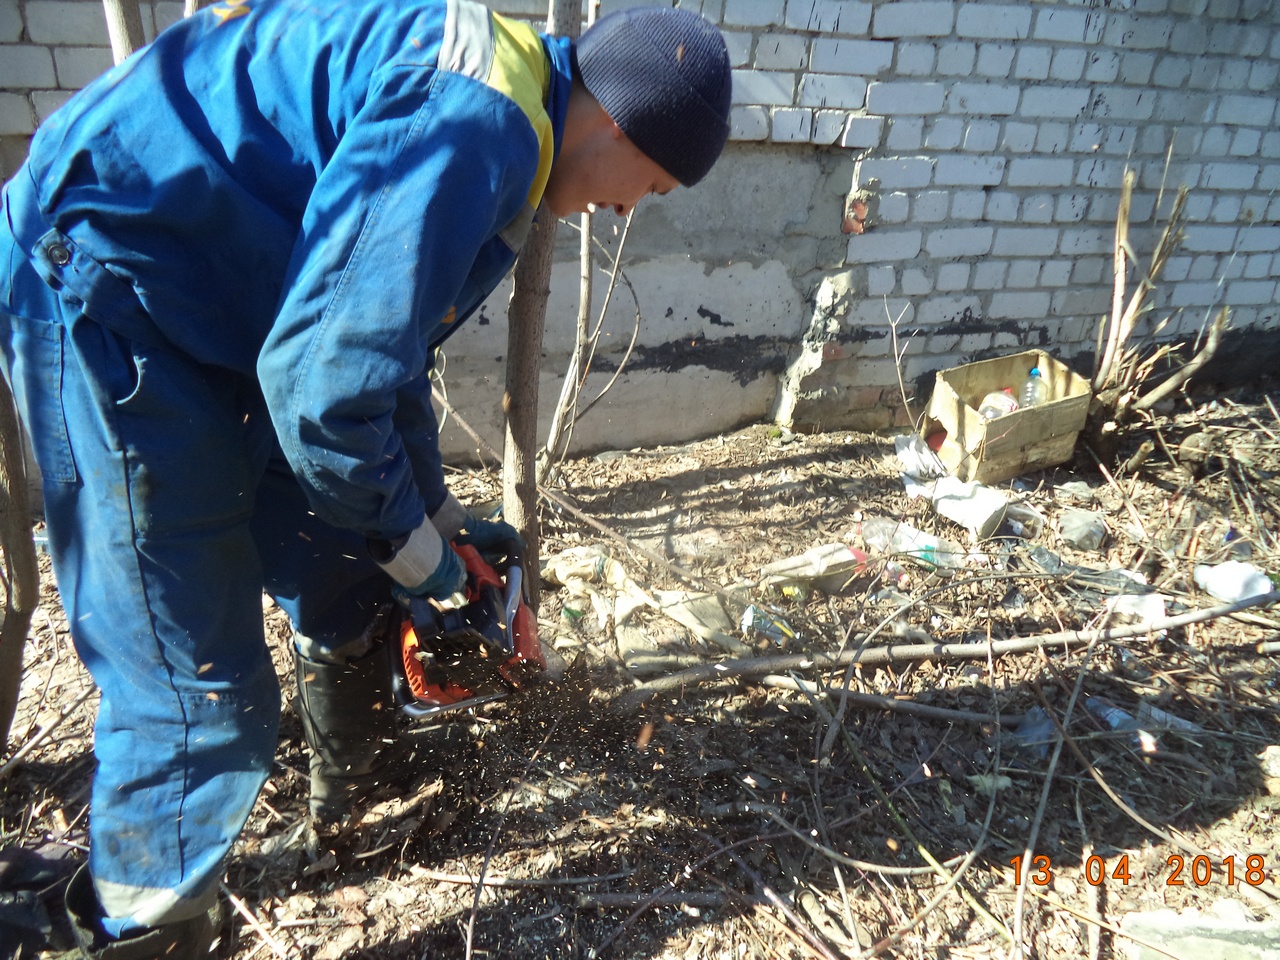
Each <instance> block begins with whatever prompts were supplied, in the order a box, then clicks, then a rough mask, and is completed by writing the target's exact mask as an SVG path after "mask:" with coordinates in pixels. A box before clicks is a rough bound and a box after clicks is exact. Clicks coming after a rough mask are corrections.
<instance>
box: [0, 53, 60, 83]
mask: <svg viewBox="0 0 1280 960" xmlns="http://www.w3.org/2000/svg"><path fill="white" fill-rule="evenodd" d="M57 85H58V78H57V74H56V73H55V72H54V69H53V55H52V54H51V53H50V52H49V48H48V47H34V46H29V45H25V44H24V45H7V46H0V89H5V90H48V89H52V88H53V87H56V86H57Z"/></svg>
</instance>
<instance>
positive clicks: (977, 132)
mask: <svg viewBox="0 0 1280 960" xmlns="http://www.w3.org/2000/svg"><path fill="white" fill-rule="evenodd" d="M999 142H1000V124H998V123H997V122H996V121H994V120H974V121H973V122H972V123H970V124H968V125H967V126H966V127H965V131H964V140H963V141H962V143H961V149H963V150H967V151H969V152H970V153H991V152H992V151H993V150H995V148H996V144H997V143H999Z"/></svg>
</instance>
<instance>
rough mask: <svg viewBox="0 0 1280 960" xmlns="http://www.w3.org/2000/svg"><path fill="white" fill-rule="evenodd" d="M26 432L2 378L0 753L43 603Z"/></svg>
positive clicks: (6, 745) (0, 465)
mask: <svg viewBox="0 0 1280 960" xmlns="http://www.w3.org/2000/svg"><path fill="white" fill-rule="evenodd" d="M22 451H23V447H22V432H21V431H20V430H19V428H18V417H17V415H16V414H15V413H14V408H13V397H12V395H10V393H9V386H8V384H7V382H6V381H5V380H4V378H3V377H0V549H3V550H4V578H5V586H6V587H7V589H8V595H7V596H6V598H5V607H4V620H3V621H2V622H0V753H3V752H4V751H5V750H6V749H7V747H8V745H9V727H10V725H11V724H12V723H13V714H14V711H15V710H16V709H17V706H18V694H19V692H20V690H21V687H22V648H23V645H24V644H25V643H26V640H27V629H28V628H29V627H30V626H31V615H32V614H33V613H34V612H35V608H36V604H37V603H39V601H40V578H39V575H38V573H37V570H36V549H35V543H34V542H33V540H32V538H31V517H30V514H29V512H28V505H27V477H26V470H25V462H24V460H23V452H22Z"/></svg>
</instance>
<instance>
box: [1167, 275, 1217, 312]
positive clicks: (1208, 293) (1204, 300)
mask: <svg viewBox="0 0 1280 960" xmlns="http://www.w3.org/2000/svg"><path fill="white" fill-rule="evenodd" d="M1218 293H1219V290H1218V284H1217V283H1216V282H1215V281H1212V280H1210V281H1207V282H1203V283H1192V282H1190V281H1184V282H1182V283H1176V284H1174V285H1173V292H1172V295H1171V296H1170V297H1169V306H1171V307H1207V306H1210V305H1211V304H1214V303H1216V302H1217V299H1218Z"/></svg>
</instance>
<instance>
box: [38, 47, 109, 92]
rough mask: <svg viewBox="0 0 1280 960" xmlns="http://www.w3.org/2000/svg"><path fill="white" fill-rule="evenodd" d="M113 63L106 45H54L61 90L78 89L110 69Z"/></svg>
mask: <svg viewBox="0 0 1280 960" xmlns="http://www.w3.org/2000/svg"><path fill="white" fill-rule="evenodd" d="M114 63H115V61H114V59H113V58H112V56H111V50H110V48H108V47H55V48H54V50H53V64H54V67H55V68H56V69H57V72H58V86H59V87H61V88H62V89H63V90H79V89H80V88H81V87H83V86H86V85H88V84H89V82H90V81H92V80H94V79H96V78H97V77H98V76H99V74H102V73H105V72H106V71H107V70H110V69H111V67H112V65H113V64H114Z"/></svg>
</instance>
